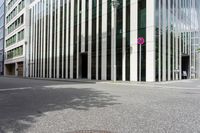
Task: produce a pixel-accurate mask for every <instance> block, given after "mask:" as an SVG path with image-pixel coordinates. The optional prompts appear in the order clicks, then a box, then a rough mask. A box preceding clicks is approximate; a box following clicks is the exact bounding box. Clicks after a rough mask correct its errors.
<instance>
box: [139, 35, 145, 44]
mask: <svg viewBox="0 0 200 133" xmlns="http://www.w3.org/2000/svg"><path fill="white" fill-rule="evenodd" d="M138 44H139V45H143V44H144V38H143V37H139V38H138Z"/></svg>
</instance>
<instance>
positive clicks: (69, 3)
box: [27, 0, 199, 82]
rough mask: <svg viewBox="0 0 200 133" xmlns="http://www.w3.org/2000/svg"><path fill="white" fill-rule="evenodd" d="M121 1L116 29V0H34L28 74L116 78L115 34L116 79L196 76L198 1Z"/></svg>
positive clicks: (31, 14)
mask: <svg viewBox="0 0 200 133" xmlns="http://www.w3.org/2000/svg"><path fill="white" fill-rule="evenodd" d="M118 1H119V6H118V8H117V19H116V27H117V28H116V34H113V33H114V27H115V26H114V25H115V20H114V18H115V17H114V9H113V7H112V5H111V0H32V1H31V4H30V5H29V15H30V16H29V17H30V32H29V47H28V51H27V53H29V54H28V55H27V56H28V59H29V60H28V62H29V63H28V65H27V67H28V70H29V71H28V73H29V74H28V76H29V77H40V78H63V79H81V78H86V79H91V80H114V77H113V73H114V70H115V69H113V66H114V58H113V56H112V55H113V44H112V42H113V39H114V38H115V37H114V36H116V44H115V45H114V46H115V47H116V52H115V53H116V55H115V56H116V75H117V80H122V81H149V82H154V81H170V80H180V79H182V78H196V76H197V75H196V70H197V69H196V68H195V67H193V66H195V65H196V64H195V63H196V61H195V60H196V57H195V56H194V53H193V52H192V51H194V50H195V49H194V45H193V43H192V34H193V33H194V32H196V31H197V30H198V29H199V24H198V19H199V18H198V15H199V11H198V10H199V2H198V0H118ZM138 38H144V40H145V41H144V44H138V42H137V41H138ZM183 74H184V76H183ZM185 75H186V76H185Z"/></svg>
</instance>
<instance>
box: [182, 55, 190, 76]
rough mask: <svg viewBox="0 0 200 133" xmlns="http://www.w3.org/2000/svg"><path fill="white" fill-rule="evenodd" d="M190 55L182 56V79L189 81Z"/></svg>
mask: <svg viewBox="0 0 200 133" xmlns="http://www.w3.org/2000/svg"><path fill="white" fill-rule="evenodd" d="M189 62H190V57H189V55H183V56H182V79H187V78H188V76H189V67H190V66H189V65H190V63H189Z"/></svg>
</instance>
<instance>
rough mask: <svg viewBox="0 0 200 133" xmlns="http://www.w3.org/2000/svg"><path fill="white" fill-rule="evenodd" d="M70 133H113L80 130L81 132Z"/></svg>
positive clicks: (108, 132)
mask: <svg viewBox="0 0 200 133" xmlns="http://www.w3.org/2000/svg"><path fill="white" fill-rule="evenodd" d="M69 133H112V132H110V131H99V130H80V131H74V132H69Z"/></svg>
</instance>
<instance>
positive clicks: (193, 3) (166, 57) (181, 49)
mask: <svg viewBox="0 0 200 133" xmlns="http://www.w3.org/2000/svg"><path fill="white" fill-rule="evenodd" d="M199 3H200V2H199V1H198V0H176V1H174V0H156V6H155V7H156V14H155V15H156V17H155V19H156V23H155V24H156V27H155V33H156V36H155V37H156V39H155V45H156V81H169V80H179V79H182V78H184V77H183V76H184V75H183V73H185V72H186V73H187V78H192V77H195V76H194V75H195V73H194V72H193V71H195V70H192V69H195V68H194V66H195V64H194V63H196V61H194V60H196V58H195V56H194V55H193V53H194V52H192V51H195V47H194V44H193V43H192V34H193V32H194V31H198V30H199V24H198V23H199V20H198V19H199V18H198V14H199ZM192 75H193V76H192Z"/></svg>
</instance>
